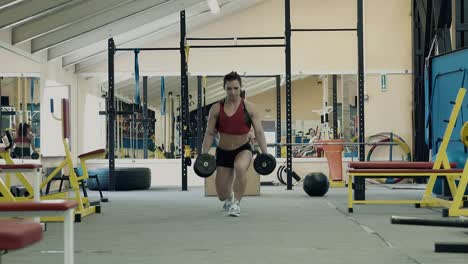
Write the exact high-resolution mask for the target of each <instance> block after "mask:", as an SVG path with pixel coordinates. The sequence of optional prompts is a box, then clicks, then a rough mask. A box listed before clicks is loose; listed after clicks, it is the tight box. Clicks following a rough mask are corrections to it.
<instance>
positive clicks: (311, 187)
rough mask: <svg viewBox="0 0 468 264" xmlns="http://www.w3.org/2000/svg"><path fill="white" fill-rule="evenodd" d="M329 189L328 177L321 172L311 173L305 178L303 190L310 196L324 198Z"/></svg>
mask: <svg viewBox="0 0 468 264" xmlns="http://www.w3.org/2000/svg"><path fill="white" fill-rule="evenodd" d="M329 187H330V182H329V181H328V177H327V176H325V174H323V173H321V172H311V173H309V174H307V175H306V176H305V178H304V184H303V188H304V191H305V192H306V193H307V194H308V195H309V196H323V195H325V194H326V193H327V192H328V188H329Z"/></svg>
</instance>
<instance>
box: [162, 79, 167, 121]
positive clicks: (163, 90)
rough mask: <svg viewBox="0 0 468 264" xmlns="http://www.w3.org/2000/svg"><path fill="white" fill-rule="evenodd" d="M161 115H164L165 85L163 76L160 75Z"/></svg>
mask: <svg viewBox="0 0 468 264" xmlns="http://www.w3.org/2000/svg"><path fill="white" fill-rule="evenodd" d="M161 115H166V86H165V84H164V76H161Z"/></svg>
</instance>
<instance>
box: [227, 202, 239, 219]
mask: <svg viewBox="0 0 468 264" xmlns="http://www.w3.org/2000/svg"><path fill="white" fill-rule="evenodd" d="M229 216H233V217H239V216H240V204H239V201H235V202H233V203H232V205H231V207H230V208H229Z"/></svg>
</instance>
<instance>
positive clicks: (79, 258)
mask: <svg viewBox="0 0 468 264" xmlns="http://www.w3.org/2000/svg"><path fill="white" fill-rule="evenodd" d="M261 190H262V191H261V196H259V197H245V198H244V200H243V201H242V204H241V208H242V214H241V217H240V218H231V217H226V216H224V215H223V213H222V212H221V206H222V204H221V202H219V201H217V199H216V198H214V197H204V196H203V193H204V192H203V188H201V187H198V188H191V189H190V191H188V192H181V191H179V189H178V188H172V187H171V188H156V189H151V190H149V191H132V192H111V193H106V196H107V197H109V199H110V202H109V203H107V204H103V208H102V214H100V215H91V216H89V217H87V218H84V219H83V222H81V223H76V224H75V250H76V254H75V263H77V264H85V263H86V264H89V263H105V264H107V263H109V264H110V263H112V264H119V263H138V264H146V263H148V264H150V263H151V264H154V263H187V262H189V263H193V264H195V263H203V264H207V263H225V264H228V263H236V264H238V263H257V264H262V263H268V264H272V263H278V264H285V263H306V262H307V263H308V262H311V261H312V262H313V263H321V264H323V263H347V264H351V263H359V264H362V263H392V264H394V263H451V264H455V263H464V264H466V263H467V257H466V254H453V253H435V252H434V242H436V241H437V242H438V241H440V242H467V240H468V232H466V231H465V230H463V229H458V228H447V227H425V226H404V225H391V224H390V216H391V215H400V216H420V217H432V218H437V217H440V215H441V214H440V211H438V210H434V209H415V208H414V207H412V206H409V205H384V206H379V205H357V206H356V207H355V213H354V214H349V215H348V214H347V210H346V192H345V191H344V189H330V191H329V192H328V193H327V195H326V196H325V197H320V198H311V197H308V196H306V195H305V194H304V192H303V190H302V188H301V187H299V186H296V187H295V190H293V191H285V187H284V186H262V189H261ZM421 194H422V190H392V189H389V188H385V187H381V186H375V185H369V184H368V191H367V195H368V197H374V198H375V197H376V196H379V197H380V198H384V199H385V198H394V199H395V198H396V199H399V198H408V199H417V198H419V197H420V195H421ZM91 195H93V196H94V197H97V194H96V193H94V192H93V193H91ZM47 227H48V230H47V232H46V233H45V237H44V239H43V240H42V241H41V242H40V243H38V244H36V245H34V246H31V247H29V248H26V249H23V250H20V251H17V252H9V253H8V254H6V255H5V256H3V260H4V263H15V264H23V263H24V264H30V263H35V264H41V263H44V264H46V263H47V264H49V263H61V262H63V261H62V259H63V255H62V252H60V250H61V249H62V243H63V242H62V225H61V224H58V223H49V224H48V226H47ZM57 251H58V252H57Z"/></svg>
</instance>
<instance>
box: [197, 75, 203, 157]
mask: <svg viewBox="0 0 468 264" xmlns="http://www.w3.org/2000/svg"><path fill="white" fill-rule="evenodd" d="M202 119H203V113H202V77H201V76H197V151H198V153H201V148H202V144H203V134H202V127H203V123H202V121H203V120H202Z"/></svg>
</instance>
